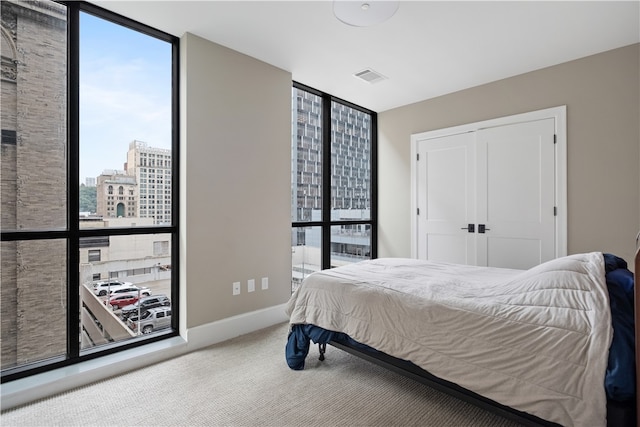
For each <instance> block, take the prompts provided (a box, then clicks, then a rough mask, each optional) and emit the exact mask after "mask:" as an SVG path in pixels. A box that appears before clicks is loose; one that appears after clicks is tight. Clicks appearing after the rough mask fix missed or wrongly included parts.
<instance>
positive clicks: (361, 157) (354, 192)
mask: <svg viewBox="0 0 640 427" xmlns="http://www.w3.org/2000/svg"><path fill="white" fill-rule="evenodd" d="M331 209H332V212H331V220H332V221H338V220H343V219H344V220H361V219H370V218H371V115H370V114H367V113H364V112H362V111H359V110H356V109H354V108H351V107H349V106H346V105H344V104H340V103H338V102H335V101H333V102H332V103H331Z"/></svg>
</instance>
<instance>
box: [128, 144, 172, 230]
mask: <svg viewBox="0 0 640 427" xmlns="http://www.w3.org/2000/svg"><path fill="white" fill-rule="evenodd" d="M126 174H127V175H129V176H132V177H135V181H136V183H137V185H138V204H137V206H136V215H135V216H137V217H140V218H153V219H154V223H155V224H156V225H157V224H170V223H171V150H169V149H166V148H156V147H150V146H149V145H148V144H147V143H146V142H142V141H135V140H134V141H132V142H131V143H130V144H129V151H128V152H127V164H126Z"/></svg>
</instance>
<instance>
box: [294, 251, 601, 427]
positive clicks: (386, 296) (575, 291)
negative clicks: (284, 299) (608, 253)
mask: <svg viewBox="0 0 640 427" xmlns="http://www.w3.org/2000/svg"><path fill="white" fill-rule="evenodd" d="M608 298H609V297H608V293H607V287H606V282H605V271H604V262H603V257H602V254H601V253H588V254H578V255H572V256H569V257H564V258H559V259H556V260H553V261H550V262H547V263H544V264H541V265H539V266H537V267H534V268H532V269H530V270H526V271H522V270H509V269H498V268H488V267H474V266H465V265H456V264H448V263H439V262H430V261H420V260H414V259H397V258H386V259H376V260H371V261H364V262H360V263H356V264H351V265H348V266H344V267H340V268H335V269H331V270H324V271H321V272H317V273H314V274H312V275H310V276H309V277H308V278H307V279H306V280H305V282H304V283H303V285H302V286H301V287H300V288H299V289H298V290H296V292H294V294H293V295H292V297H291V299H290V301H289V303H288V307H287V312H288V314H289V315H290V323H291V324H313V325H317V326H320V327H322V328H325V329H328V330H332V331H338V332H344V333H346V334H348V335H349V336H351V337H352V338H353V339H355V340H356V341H359V342H361V343H363V344H367V345H369V346H371V347H374V348H376V349H378V350H380V351H383V352H385V353H387V354H389V355H391V356H394V357H397V358H400V359H404V360H409V361H411V362H413V363H414V364H416V365H418V366H420V367H422V368H423V369H425V370H427V371H429V372H430V373H432V374H434V375H436V376H438V377H440V378H443V379H445V380H448V381H451V382H454V383H456V384H459V385H460V386H462V387H465V388H467V389H469V390H472V391H474V392H476V393H479V394H481V395H483V396H486V397H488V398H490V399H493V400H495V401H497V402H499V403H502V404H504V405H507V406H510V407H512V408H515V409H518V410H520V411H524V412H528V413H530V414H533V415H536V416H538V417H541V418H543V419H546V420H549V421H553V422H557V423H559V424H562V425H565V426H572V425H575V426H605V425H606V395H605V390H604V378H605V370H606V367H607V357H608V349H609V346H610V344H611V339H612V329H611V314H610V309H609V299H608Z"/></svg>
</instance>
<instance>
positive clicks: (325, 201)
mask: <svg viewBox="0 0 640 427" xmlns="http://www.w3.org/2000/svg"><path fill="white" fill-rule="evenodd" d="M292 88H295V89H299V90H303V91H306V92H309V93H312V94H314V95H316V96H318V97H320V98H321V99H322V191H321V193H322V219H321V220H320V221H292V222H291V227H292V229H293V228H302V227H320V229H321V239H320V240H321V242H320V244H321V250H320V252H321V258H322V265H321V269H322V270H326V269H328V268H331V227H332V226H344V225H361V224H368V225H370V227H371V254H370V258H371V259H375V258H377V257H378V115H377V113H376V112H375V111H372V110H369V109H367V108H364V107H361V106H359V105H356V104H353V103H351V102H349V101H345V100H343V99H340V98H337V97H335V96H333V95H330V94H328V93H325V92H322V91H319V90H317V89H314V88H311V87H309V86H307V85H304V84H302V83H299V82H296V81H294V82H293V85H292ZM332 102H336V103H339V104H342V105H345V106H347V107H350V108H353V109H354V110H358V111H361V112H363V113H366V114H369V115H370V116H371V208H370V218H369V219H368V220H339V221H332V220H331V184H332V183H331V166H332V162H331V154H332V151H331V144H332V139H331V104H332Z"/></svg>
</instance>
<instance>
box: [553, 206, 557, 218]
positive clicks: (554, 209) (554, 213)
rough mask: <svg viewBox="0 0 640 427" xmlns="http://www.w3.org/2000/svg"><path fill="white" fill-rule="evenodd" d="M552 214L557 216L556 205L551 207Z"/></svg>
mask: <svg viewBox="0 0 640 427" xmlns="http://www.w3.org/2000/svg"><path fill="white" fill-rule="evenodd" d="M553 216H558V207H557V206H554V207H553Z"/></svg>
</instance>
